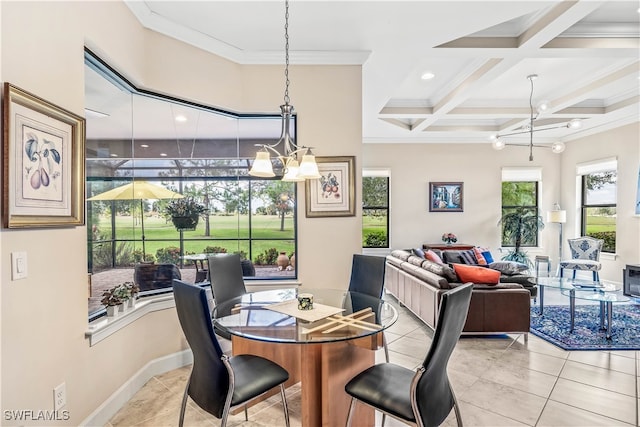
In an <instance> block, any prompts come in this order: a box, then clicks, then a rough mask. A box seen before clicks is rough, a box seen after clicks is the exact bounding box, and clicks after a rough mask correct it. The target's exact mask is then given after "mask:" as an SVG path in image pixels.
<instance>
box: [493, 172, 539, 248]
mask: <svg viewBox="0 0 640 427" xmlns="http://www.w3.org/2000/svg"><path fill="white" fill-rule="evenodd" d="M540 178H541V171H540V169H539V168H503V170H502V221H501V227H502V228H501V232H502V237H501V242H502V243H501V244H502V246H504V247H517V248H519V247H520V246H525V247H526V246H529V247H532V246H538V226H539V224H540V217H539V211H538V182H539V181H540Z"/></svg>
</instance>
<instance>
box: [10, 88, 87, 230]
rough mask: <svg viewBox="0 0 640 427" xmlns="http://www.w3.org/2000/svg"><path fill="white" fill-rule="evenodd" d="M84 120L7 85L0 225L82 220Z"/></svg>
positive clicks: (59, 224)
mask: <svg viewBox="0 0 640 427" xmlns="http://www.w3.org/2000/svg"><path fill="white" fill-rule="evenodd" d="M85 132H86V130H85V119H84V118H83V117H80V116H78V115H76V114H74V113H71V112H70V111H67V110H65V109H63V108H61V107H58V106H56V105H54V104H52V103H50V102H48V101H45V100H44V99H42V98H40V97H38V96H36V95H33V94H31V93H29V92H27V91H25V90H22V89H20V88H18V87H16V86H14V85H12V84H10V83H5V84H4V92H3V115H2V177H3V185H2V225H3V227H5V228H39V227H71V226H79V225H83V224H84V191H85V190H84V189H85V166H84V158H85V153H84V147H85V137H86V135H85Z"/></svg>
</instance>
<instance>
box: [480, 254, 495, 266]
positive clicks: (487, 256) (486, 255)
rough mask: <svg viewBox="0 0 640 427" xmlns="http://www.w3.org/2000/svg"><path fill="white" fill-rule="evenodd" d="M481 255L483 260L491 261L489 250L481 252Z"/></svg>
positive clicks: (489, 262)
mask: <svg viewBox="0 0 640 427" xmlns="http://www.w3.org/2000/svg"><path fill="white" fill-rule="evenodd" d="M482 256H483V257H484V259H485V261H487V264H491V263H492V262H493V256H492V255H491V252H489V251H486V252H482Z"/></svg>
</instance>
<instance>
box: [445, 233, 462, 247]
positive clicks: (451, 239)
mask: <svg viewBox="0 0 640 427" xmlns="http://www.w3.org/2000/svg"><path fill="white" fill-rule="evenodd" d="M442 241H443V242H445V243H446V244H447V245H450V244H452V243H455V242H457V241H458V237H457V236H456V235H455V234H453V233H444V234H443V235H442Z"/></svg>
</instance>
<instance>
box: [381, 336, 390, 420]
mask: <svg viewBox="0 0 640 427" xmlns="http://www.w3.org/2000/svg"><path fill="white" fill-rule="evenodd" d="M382 346H383V347H384V358H385V360H386V361H387V363H389V347H388V346H387V337H386V335H385V334H384V332H383V333H382ZM382 425H383V426H384V422H383V423H382Z"/></svg>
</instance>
